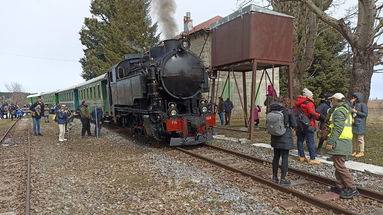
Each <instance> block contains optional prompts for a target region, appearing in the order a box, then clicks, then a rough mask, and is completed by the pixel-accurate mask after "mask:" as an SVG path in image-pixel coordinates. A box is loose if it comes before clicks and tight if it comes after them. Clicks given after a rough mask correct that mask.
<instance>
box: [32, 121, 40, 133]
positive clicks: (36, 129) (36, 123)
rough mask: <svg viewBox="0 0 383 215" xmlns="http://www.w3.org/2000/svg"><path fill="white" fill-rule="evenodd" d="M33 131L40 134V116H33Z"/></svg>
mask: <svg viewBox="0 0 383 215" xmlns="http://www.w3.org/2000/svg"><path fill="white" fill-rule="evenodd" d="M32 119H33V133H34V134H35V135H37V134H40V118H35V117H33V118H32Z"/></svg>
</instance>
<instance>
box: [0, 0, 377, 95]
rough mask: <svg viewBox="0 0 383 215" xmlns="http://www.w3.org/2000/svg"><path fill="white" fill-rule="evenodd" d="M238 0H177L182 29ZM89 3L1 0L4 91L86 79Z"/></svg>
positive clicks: (47, 87)
mask: <svg viewBox="0 0 383 215" xmlns="http://www.w3.org/2000/svg"><path fill="white" fill-rule="evenodd" d="M236 2H237V1H236V0H176V3H177V11H176V14H175V18H176V20H177V23H178V29H179V32H181V31H182V30H183V21H182V20H183V16H184V15H185V13H186V12H187V11H190V12H191V16H192V19H193V24H194V25H197V24H199V23H201V22H203V21H205V20H207V19H210V18H212V17H214V16H216V15H220V16H226V15H228V14H230V13H231V12H233V11H234V10H235V9H236V6H237V5H236ZM259 2H261V1H259ZM348 2H350V1H348ZM352 2H356V0H352ZM89 5H90V0H10V1H2V3H1V7H0V20H1V22H0V74H1V76H0V91H6V89H5V87H4V84H5V83H10V82H19V83H20V84H22V86H23V88H24V90H25V91H27V92H49V91H54V90H57V89H60V88H65V87H68V86H72V85H74V84H77V83H80V82H82V81H83V79H82V78H81V76H80V75H81V65H80V63H79V62H78V60H79V59H80V58H81V57H82V56H83V51H82V49H83V47H82V45H81V43H80V40H79V34H78V32H79V31H80V29H81V27H82V25H83V22H84V18H85V17H89V16H90V12H89ZM335 11H338V10H335ZM337 13H338V14H337V15H338V16H340V13H339V12H337ZM151 15H152V17H153V19H154V20H156V17H155V16H154V15H153V14H151ZM376 97H378V98H383V74H375V75H374V76H373V81H372V90H371V98H376Z"/></svg>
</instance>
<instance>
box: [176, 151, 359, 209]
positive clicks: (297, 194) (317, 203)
mask: <svg viewBox="0 0 383 215" xmlns="http://www.w3.org/2000/svg"><path fill="white" fill-rule="evenodd" d="M176 149H177V150H179V151H182V152H184V153H186V154H189V155H191V156H193V157H196V158H199V159H202V160H205V161H207V162H209V163H212V164H214V165H217V166H219V167H222V168H224V169H227V170H230V171H233V172H237V173H240V174H242V175H244V176H247V177H250V178H252V179H253V180H255V181H258V182H260V183H262V184H265V185H267V186H270V187H272V188H274V189H277V190H279V191H281V192H284V193H287V194H292V195H293V196H295V197H297V198H299V199H301V200H303V201H305V202H309V203H311V204H313V205H315V206H318V207H321V208H324V209H326V210H329V211H332V212H334V213H338V214H349V215H354V214H357V213H354V212H352V211H349V210H346V209H344V208H341V207H339V206H337V205H332V204H329V203H327V202H325V201H322V200H319V199H317V198H314V197H312V196H308V195H305V194H303V193H301V192H299V191H296V190H293V189H291V188H288V187H284V186H281V185H279V184H276V183H274V182H272V181H271V180H266V179H263V178H262V177H259V176H257V175H253V174H251V173H249V172H245V171H243V170H240V169H237V168H235V167H232V166H228V165H226V164H223V163H221V162H219V161H216V160H213V159H210V158H207V157H205V156H202V155H199V154H196V153H193V152H191V151H188V150H186V149H183V148H180V147H176Z"/></svg>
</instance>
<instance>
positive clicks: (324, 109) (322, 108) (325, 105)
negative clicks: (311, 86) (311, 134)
mask: <svg viewBox="0 0 383 215" xmlns="http://www.w3.org/2000/svg"><path fill="white" fill-rule="evenodd" d="M330 108H331V105H330V102H329V101H325V100H323V101H321V102H320V104H319V105H318V107H317V108H316V109H315V111H316V112H318V113H319V114H320V118H319V119H318V120H319V129H321V130H322V129H323V128H324V125H325V122H326V118H327V114H328V111H329V109H330Z"/></svg>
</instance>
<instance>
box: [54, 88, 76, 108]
mask: <svg viewBox="0 0 383 215" xmlns="http://www.w3.org/2000/svg"><path fill="white" fill-rule="evenodd" d="M56 93H57V97H58V104H60V105H66V106H67V107H68V108H69V109H70V110H76V109H77V108H78V107H79V103H78V91H77V88H76V86H73V87H69V88H65V89H61V90H58V91H57V92H56Z"/></svg>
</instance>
